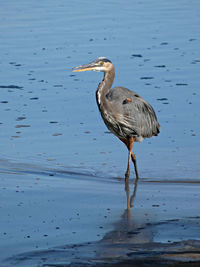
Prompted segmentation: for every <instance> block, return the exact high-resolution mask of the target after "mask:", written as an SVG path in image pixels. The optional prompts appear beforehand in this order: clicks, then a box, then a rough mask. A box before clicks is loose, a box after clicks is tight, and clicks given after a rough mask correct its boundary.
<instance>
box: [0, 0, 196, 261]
mask: <svg viewBox="0 0 200 267" xmlns="http://www.w3.org/2000/svg"><path fill="white" fill-rule="evenodd" d="M199 12H200V3H199V1H197V0H193V1H189V0H183V1H181V6H180V2H179V1H173V2H172V1H164V0H161V1H160V0H159V1H158V0H151V1H148V2H147V1H132V2H130V1H120V0H119V1H101V2H96V1H95V2H94V1H91V0H87V1H84V2H81V1H79V0H77V1H73V2H69V1H64V0H59V1H56V2H55V1H42V2H35V1H29V2H26V1H20V3H19V1H12V3H11V2H9V1H4V3H2V4H1V10H0V36H1V42H0V55H1V58H0V76H1V79H0V92H1V96H0V112H1V118H0V135H1V149H0V151H1V152H0V190H1V204H0V210H1V219H0V225H1V233H0V235H1V238H0V240H1V241H0V247H1V250H2V251H3V253H1V260H3V259H5V258H9V257H11V256H13V255H15V254H21V253H24V252H27V253H29V252H30V251H34V250H36V251H41V250H43V249H47V248H53V247H59V246H63V245H67V244H68V245H69V244H80V243H85V242H95V243H92V244H95V246H96V245H97V244H99V243H98V242H99V241H100V240H104V239H105V237H106V234H108V233H113V232H112V231H114V229H115V228H116V227H115V226H114V225H115V224H116V223H117V222H118V221H120V220H121V219H120V218H121V215H122V214H123V213H124V209H125V208H126V194H125V192H124V184H123V177H124V171H125V168H126V164H127V162H126V161H127V151H126V148H125V147H124V146H123V144H121V143H120V141H118V140H117V138H116V137H115V136H113V135H111V134H109V133H108V131H107V129H106V127H105V126H104V124H103V122H102V120H101V118H100V115H99V112H98V109H97V106H96V103H95V89H96V87H97V85H98V83H99V81H100V80H101V79H102V74H101V73H89V72H88V73H78V74H75V73H72V72H71V69H72V67H74V66H77V65H80V64H84V63H88V62H90V61H91V60H93V59H95V58H96V57H98V56H106V57H108V58H109V59H111V60H112V62H113V63H114V65H115V67H116V79H115V82H114V85H122V86H125V87H127V88H130V89H133V90H134V91H137V92H138V93H139V94H140V95H141V96H142V97H144V98H145V99H146V100H147V101H148V102H150V103H151V104H152V106H153V107H154V109H155V111H156V113H157V115H158V119H159V122H160V124H161V133H160V135H159V136H158V137H156V138H152V139H146V140H144V142H143V143H142V144H139V143H138V144H136V145H135V147H134V149H135V153H136V156H137V160H138V167H139V173H140V177H141V182H140V183H141V185H140V184H139V189H138V191H137V197H136V199H135V203H136V204H135V206H134V208H133V209H132V215H133V214H134V215H133V216H132V219H131V221H132V222H135V221H137V220H139V219H138V218H140V217H142V219H141V220H142V223H141V224H142V225H146V223H148V222H147V221H146V220H145V219H144V218H145V216H144V214H146V213H148V216H147V215H146V216H147V217H148V220H149V222H150V223H151V224H152V225H153V227H152V229H150V230H149V228H148V227H147V228H148V231H149V232H150V236H152V235H153V239H152V237H151V241H149V240H150V239H148V241H147V242H149V243H150V244H152V242H153V243H160V242H161V243H169V242H168V239H169V240H170V242H171V243H173V242H182V241H183V240H186V241H187V240H193V239H195V240H199V236H197V234H196V233H197V232H199V231H198V230H199V224H198V221H199V217H198V216H199V204H198V203H199V193H198V192H199V190H198V189H199V181H200V167H199V158H200V152H199V151H200V140H199V132H200V123H199V122H200V117H199V99H200V98H199V95H200V90H199V73H200V57H199V47H200V32H199V25H200V16H199ZM133 175H134V174H133V173H132V177H134V176H133ZM132 177H131V178H132ZM151 182H154V183H151ZM130 188H131V190H132V189H133V185H132V184H131V186H130ZM149 194H150V196H148V195H149ZM160 194H161V195H162V196H163V198H164V199H162V198H161V199H159V197H160ZM145 200H146V201H145ZM159 201H161V203H165V205H166V211H162V209H161V206H162V204H161V203H160V202H159ZM158 203H159V204H158ZM153 205H155V206H153ZM156 205H159V206H156ZM191 207H192V208H191ZM176 208H177V209H178V211H177V209H176ZM149 210H151V211H153V213H152V214H151V215H150V214H149ZM155 210H157V211H156V212H155V213H154V211H155ZM163 210H164V208H163ZM77 214H79V215H77ZM189 218H191V219H189ZM192 218H193V219H192ZM172 220H178V223H177V221H175V222H174V221H172ZM122 221H123V220H122ZM123 223H124V221H123ZM181 225H186V226H185V229H184V230H183V229H182V228H181V227H182V226H181ZM145 229H146V226H145ZM166 229H167V234H164V233H165V232H166V231H165V230H166ZM176 229H179V230H178V231H177V237H176V234H175V232H176ZM131 231H134V230H131ZM145 231H146V230H145ZM141 232H142V234H143V231H141ZM77 233H78V234H77ZM115 233H116V232H115ZM152 240H153V241H152ZM96 242H97V243H96ZM131 242H133V239H132V238H131ZM16 244H17V245H16ZM101 245H102V243H101ZM183 247H184V245H183V244H182V246H181V248H183ZM124 248H125V250H127V247H126V246H124ZM86 250H87V247H86ZM88 251H89V248H88ZM45 253H46V252H45ZM41 257H42V256H41ZM86 258H87V257H86ZM65 260H66V259H65ZM54 263H55V262H54ZM7 264H9V263H8V262H7ZM20 264H21V265H22V262H20V263H19V265H20ZM25 264H26V263H25ZM34 264H37V263H36V262H35V261H34V260H33V266H34Z"/></svg>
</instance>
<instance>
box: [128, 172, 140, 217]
mask: <svg viewBox="0 0 200 267" xmlns="http://www.w3.org/2000/svg"><path fill="white" fill-rule="evenodd" d="M138 180H139V179H138V177H136V179H135V184H134V189H133V193H132V195H130V185H129V179H125V191H126V197H127V211H129V213H130V208H132V207H133V203H134V200H135V197H136V192H137V186H138Z"/></svg>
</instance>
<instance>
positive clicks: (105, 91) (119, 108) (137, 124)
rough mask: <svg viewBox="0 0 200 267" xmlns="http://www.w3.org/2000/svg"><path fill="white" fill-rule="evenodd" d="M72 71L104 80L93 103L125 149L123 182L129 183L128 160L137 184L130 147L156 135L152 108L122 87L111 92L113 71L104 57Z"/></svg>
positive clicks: (112, 67)
mask: <svg viewBox="0 0 200 267" xmlns="http://www.w3.org/2000/svg"><path fill="white" fill-rule="evenodd" d="M72 71H73V72H81V71H98V72H103V73H104V77H103V80H102V81H101V82H100V83H99V85H98V87H97V90H96V102H97V105H98V108H99V111H100V114H101V116H102V119H103V121H104V123H105V125H106V126H107V128H108V129H109V131H111V132H112V133H113V134H114V135H115V136H117V137H118V138H119V139H120V140H121V141H122V142H123V143H124V144H125V145H126V147H127V149H128V164H127V169H126V172H125V180H128V179H129V176H130V163H131V159H132V162H133V164H134V170H135V175H136V180H138V179H139V175H138V168H137V161H136V156H135V154H134V153H133V145H134V143H135V142H142V140H143V138H150V137H153V136H157V135H158V134H159V132H160V124H159V122H158V120H157V116H156V113H155V111H154V109H153V107H152V106H151V105H150V104H149V103H148V102H147V101H146V100H144V99H143V98H142V97H141V96H140V95H139V94H137V93H136V92H134V91H132V90H129V89H127V88H125V87H121V86H119V87H114V88H111V87H112V84H113V81H114V78H115V68H114V65H113V63H112V62H111V61H110V60H109V59H107V58H106V57H99V58H97V59H95V60H94V61H92V62H91V63H89V64H84V65H80V66H78V67H75V68H73V69H72Z"/></svg>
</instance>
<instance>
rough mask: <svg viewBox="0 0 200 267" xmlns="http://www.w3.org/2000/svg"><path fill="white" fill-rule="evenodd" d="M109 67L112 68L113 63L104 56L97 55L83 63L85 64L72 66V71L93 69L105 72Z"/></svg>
mask: <svg viewBox="0 0 200 267" xmlns="http://www.w3.org/2000/svg"><path fill="white" fill-rule="evenodd" d="M111 68H113V64H112V62H111V61H110V60H109V59H107V58H105V57H99V58H97V59H95V60H94V61H92V62H91V63H89V64H85V65H81V66H78V67H75V68H73V71H74V72H78V71H89V70H93V71H102V72H107V71H109V70H110V69H111Z"/></svg>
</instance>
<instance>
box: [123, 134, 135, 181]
mask: <svg viewBox="0 0 200 267" xmlns="http://www.w3.org/2000/svg"><path fill="white" fill-rule="evenodd" d="M133 143H134V139H133V137H130V138H129V139H128V141H127V143H126V146H127V148H128V151H129V152H128V166H127V170H126V173H125V179H126V180H127V179H128V178H129V176H130V162H131V155H132V148H133Z"/></svg>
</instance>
